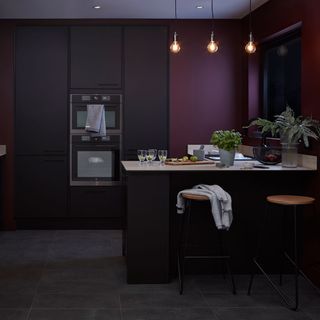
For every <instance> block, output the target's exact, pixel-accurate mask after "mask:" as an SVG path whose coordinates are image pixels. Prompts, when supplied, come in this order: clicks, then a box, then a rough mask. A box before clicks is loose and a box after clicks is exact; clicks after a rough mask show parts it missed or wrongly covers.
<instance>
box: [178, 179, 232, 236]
mask: <svg viewBox="0 0 320 320" xmlns="http://www.w3.org/2000/svg"><path fill="white" fill-rule="evenodd" d="M183 193H190V194H194V195H204V196H207V197H208V198H209V200H210V204H211V211H212V216H213V219H214V222H215V224H216V227H217V228H218V229H219V230H229V228H230V226H231V223H232V220H233V215H232V201H231V196H230V195H229V193H227V192H226V191H224V190H223V189H222V188H221V187H220V186H218V185H206V184H199V185H196V186H194V187H193V188H192V189H186V190H182V191H180V192H179V193H178V195H177V212H178V213H183V212H184V209H185V203H184V202H185V201H184V198H183V197H182V194H183Z"/></svg>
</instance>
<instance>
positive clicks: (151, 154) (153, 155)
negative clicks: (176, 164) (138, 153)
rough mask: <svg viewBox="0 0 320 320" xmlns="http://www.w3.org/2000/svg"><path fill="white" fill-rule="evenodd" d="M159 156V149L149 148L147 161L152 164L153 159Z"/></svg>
mask: <svg viewBox="0 0 320 320" xmlns="http://www.w3.org/2000/svg"><path fill="white" fill-rule="evenodd" d="M156 157H157V150H156V149H148V150H147V161H148V164H151V163H152V161H153V160H155V159H156Z"/></svg>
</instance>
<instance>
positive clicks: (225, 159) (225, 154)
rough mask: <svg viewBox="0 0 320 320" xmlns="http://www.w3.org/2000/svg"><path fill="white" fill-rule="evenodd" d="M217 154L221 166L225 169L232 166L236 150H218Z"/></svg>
mask: <svg viewBox="0 0 320 320" xmlns="http://www.w3.org/2000/svg"><path fill="white" fill-rule="evenodd" d="M219 154H220V162H221V164H224V165H225V166H226V167H230V166H233V163H234V156H235V154H236V150H231V151H228V150H224V149H219Z"/></svg>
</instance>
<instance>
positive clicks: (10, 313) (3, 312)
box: [0, 309, 28, 320]
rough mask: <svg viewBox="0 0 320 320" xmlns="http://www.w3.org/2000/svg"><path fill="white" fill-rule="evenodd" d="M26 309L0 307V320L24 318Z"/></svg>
mask: <svg viewBox="0 0 320 320" xmlns="http://www.w3.org/2000/svg"><path fill="white" fill-rule="evenodd" d="M27 315H28V309H0V319H1V320H26V319H27Z"/></svg>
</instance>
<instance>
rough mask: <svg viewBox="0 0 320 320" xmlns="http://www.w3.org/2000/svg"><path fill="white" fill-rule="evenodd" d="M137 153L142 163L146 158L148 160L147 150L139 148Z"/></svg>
mask: <svg viewBox="0 0 320 320" xmlns="http://www.w3.org/2000/svg"><path fill="white" fill-rule="evenodd" d="M137 155H138V159H139V161H140V164H143V162H144V160H146V157H147V150H138V151H137Z"/></svg>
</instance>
